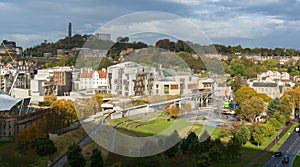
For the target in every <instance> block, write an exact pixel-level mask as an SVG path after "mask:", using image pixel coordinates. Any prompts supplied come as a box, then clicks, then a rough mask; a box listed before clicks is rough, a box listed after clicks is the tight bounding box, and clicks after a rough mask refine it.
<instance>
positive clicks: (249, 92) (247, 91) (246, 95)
mask: <svg viewBox="0 0 300 167" xmlns="http://www.w3.org/2000/svg"><path fill="white" fill-rule="evenodd" d="M255 95H256V92H255V90H254V89H252V88H250V87H242V88H240V89H239V90H237V91H236V92H235V94H234V100H235V101H236V102H237V103H238V104H242V103H243V102H244V101H245V100H246V99H250V98H251V97H252V96H255Z"/></svg>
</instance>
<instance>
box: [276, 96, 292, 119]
mask: <svg viewBox="0 0 300 167" xmlns="http://www.w3.org/2000/svg"><path fill="white" fill-rule="evenodd" d="M280 104H281V105H280V108H279V111H280V113H281V114H282V115H283V116H284V117H285V119H286V120H289V119H290V117H291V115H292V111H293V106H292V103H291V102H290V100H289V98H287V97H286V96H284V97H282V98H281V99H280Z"/></svg>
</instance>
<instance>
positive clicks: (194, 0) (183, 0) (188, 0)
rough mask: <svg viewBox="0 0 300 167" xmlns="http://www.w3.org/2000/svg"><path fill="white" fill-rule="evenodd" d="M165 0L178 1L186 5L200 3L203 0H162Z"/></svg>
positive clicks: (169, 0)
mask: <svg viewBox="0 0 300 167" xmlns="http://www.w3.org/2000/svg"><path fill="white" fill-rule="evenodd" d="M164 1H165V2H171V3H178V4H183V5H188V6H194V5H201V4H204V3H205V1H203V0H164Z"/></svg>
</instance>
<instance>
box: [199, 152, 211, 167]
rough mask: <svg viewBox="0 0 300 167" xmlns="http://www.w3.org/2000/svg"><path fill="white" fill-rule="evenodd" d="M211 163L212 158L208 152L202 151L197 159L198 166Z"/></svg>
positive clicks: (202, 166) (206, 166) (205, 165)
mask: <svg viewBox="0 0 300 167" xmlns="http://www.w3.org/2000/svg"><path fill="white" fill-rule="evenodd" d="M210 165H211V159H210V157H209V155H208V154H207V153H201V154H200V157H199V160H198V161H197V167H208V166H210Z"/></svg>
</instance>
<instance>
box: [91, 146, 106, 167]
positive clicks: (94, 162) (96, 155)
mask: <svg viewBox="0 0 300 167" xmlns="http://www.w3.org/2000/svg"><path fill="white" fill-rule="evenodd" d="M92 153H93V154H92V156H91V167H104V162H103V158H102V155H101V151H100V150H99V149H94V150H93V152H92Z"/></svg>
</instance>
